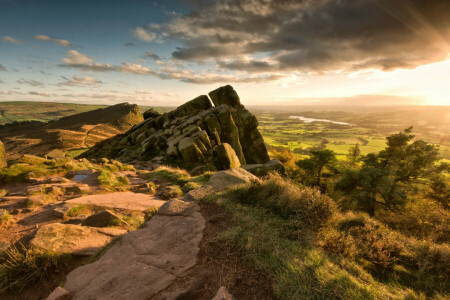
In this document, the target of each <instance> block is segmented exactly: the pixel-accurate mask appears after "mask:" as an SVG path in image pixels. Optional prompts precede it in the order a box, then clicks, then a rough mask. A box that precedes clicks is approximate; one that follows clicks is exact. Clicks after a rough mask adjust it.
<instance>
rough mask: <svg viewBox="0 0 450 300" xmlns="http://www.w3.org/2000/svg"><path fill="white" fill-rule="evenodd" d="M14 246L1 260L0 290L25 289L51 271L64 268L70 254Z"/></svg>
mask: <svg viewBox="0 0 450 300" xmlns="http://www.w3.org/2000/svg"><path fill="white" fill-rule="evenodd" d="M21 247H22V249H20V250H19V249H17V248H16V247H14V246H12V247H11V248H9V249H8V250H6V253H5V258H3V259H2V260H0V292H4V291H6V290H7V289H19V290H21V289H23V288H26V287H27V286H29V285H32V284H33V283H35V282H38V281H40V280H42V279H44V278H46V277H47V275H48V274H49V273H50V272H54V271H57V270H59V269H62V268H64V267H65V266H66V265H67V263H68V260H69V258H70V256H69V255H68V254H56V253H53V252H50V251H47V250H42V249H38V248H33V247H32V248H28V249H26V248H25V247H24V246H21Z"/></svg>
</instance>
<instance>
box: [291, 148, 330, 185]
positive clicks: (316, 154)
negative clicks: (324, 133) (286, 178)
mask: <svg viewBox="0 0 450 300" xmlns="http://www.w3.org/2000/svg"><path fill="white" fill-rule="evenodd" d="M336 162H337V159H336V155H335V153H334V152H333V151H332V150H327V149H325V150H310V157H309V158H305V159H302V160H299V161H297V162H296V165H297V166H298V167H299V168H301V169H303V170H305V172H306V174H307V175H308V176H309V177H310V178H311V179H312V180H311V182H310V183H311V184H313V185H316V186H319V187H321V188H322V186H321V178H322V174H323V171H324V169H325V168H326V167H327V168H328V169H330V170H333V171H334V170H335V165H336Z"/></svg>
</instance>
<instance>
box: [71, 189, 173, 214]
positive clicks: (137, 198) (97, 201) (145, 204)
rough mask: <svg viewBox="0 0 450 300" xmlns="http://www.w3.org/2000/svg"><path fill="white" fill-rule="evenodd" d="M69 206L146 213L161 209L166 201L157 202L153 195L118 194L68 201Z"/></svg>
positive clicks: (91, 196)
mask: <svg viewBox="0 0 450 300" xmlns="http://www.w3.org/2000/svg"><path fill="white" fill-rule="evenodd" d="M66 203H69V204H90V205H96V206H104V207H109V208H120V209H128V210H137V211H144V210H146V209H148V208H152V207H157V208H158V207H160V206H161V205H163V204H164V203H165V201H161V200H157V199H156V198H155V197H153V196H152V195H147V194H140V193H133V192H117V193H109V194H99V195H89V196H84V197H79V198H75V199H71V200H68V201H66Z"/></svg>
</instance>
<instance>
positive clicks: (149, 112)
mask: <svg viewBox="0 0 450 300" xmlns="http://www.w3.org/2000/svg"><path fill="white" fill-rule="evenodd" d="M160 115H161V114H160V113H159V112H158V111H157V110H156V109H154V108H149V109H147V110H146V111H145V112H144V120H147V119H152V118H156V117H159V116H160Z"/></svg>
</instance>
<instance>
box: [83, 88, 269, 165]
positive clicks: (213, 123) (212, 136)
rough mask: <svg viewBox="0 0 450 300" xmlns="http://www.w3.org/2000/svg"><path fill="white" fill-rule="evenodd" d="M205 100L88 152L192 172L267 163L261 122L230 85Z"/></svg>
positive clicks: (154, 118)
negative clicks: (259, 126) (160, 163)
mask: <svg viewBox="0 0 450 300" xmlns="http://www.w3.org/2000/svg"><path fill="white" fill-rule="evenodd" d="M209 96H210V98H211V100H212V102H213V103H214V106H213V105H212V103H211V101H210V98H209V97H208V96H206V95H202V96H199V97H197V98H195V99H193V100H191V101H189V102H187V103H185V104H183V105H181V106H180V107H178V108H177V109H175V110H173V111H171V112H168V113H165V114H162V115H160V116H157V115H156V114H154V115H151V114H147V115H146V120H144V121H143V122H141V123H139V124H138V125H136V126H134V127H133V128H132V129H131V130H129V131H128V132H126V133H125V134H122V135H118V136H116V137H114V138H111V139H108V140H105V141H103V142H101V143H99V144H97V145H96V146H95V147H93V148H91V149H90V150H89V151H87V152H85V153H84V154H83V157H88V158H102V157H108V158H114V159H119V160H122V161H132V160H151V159H153V158H155V157H158V159H161V157H162V158H163V161H162V162H163V163H166V164H173V165H178V166H181V167H183V168H186V169H188V170H193V169H195V168H198V167H199V166H205V168H204V169H209V170H222V169H227V168H236V167H239V165H245V164H264V163H266V162H268V161H269V155H268V153H267V149H266V147H265V145H264V140H263V138H262V136H261V133H260V132H259V131H258V129H257V127H258V121H257V119H256V117H255V116H254V115H253V114H252V113H250V112H249V111H248V110H247V109H246V108H245V107H244V106H243V105H242V104H241V102H240V99H239V96H238V95H237V93H236V91H235V90H234V89H233V88H232V87H231V86H229V85H227V86H224V87H221V88H218V89H216V90H214V91H212V92H210V93H209Z"/></svg>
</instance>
